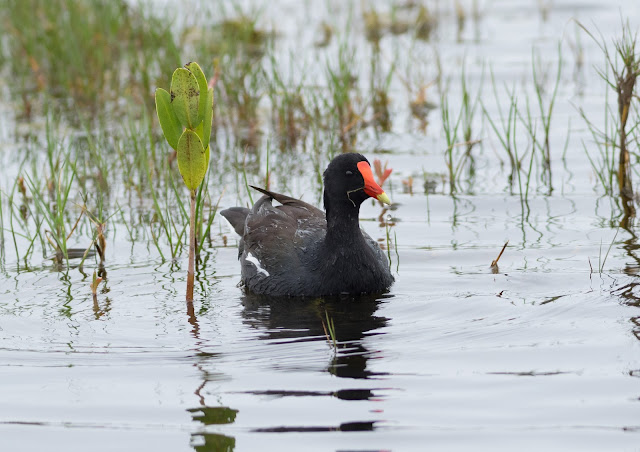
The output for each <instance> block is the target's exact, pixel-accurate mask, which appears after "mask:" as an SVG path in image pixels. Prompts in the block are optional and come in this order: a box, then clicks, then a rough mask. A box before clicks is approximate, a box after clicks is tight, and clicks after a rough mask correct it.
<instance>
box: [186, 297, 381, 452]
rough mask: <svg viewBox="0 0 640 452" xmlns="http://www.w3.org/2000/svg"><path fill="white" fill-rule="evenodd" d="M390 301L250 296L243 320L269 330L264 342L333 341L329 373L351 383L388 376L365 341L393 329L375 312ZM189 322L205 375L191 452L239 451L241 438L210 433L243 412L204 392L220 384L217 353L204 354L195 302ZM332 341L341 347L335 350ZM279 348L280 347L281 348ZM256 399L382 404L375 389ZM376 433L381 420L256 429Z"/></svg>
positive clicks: (276, 393)
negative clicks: (373, 364)
mask: <svg viewBox="0 0 640 452" xmlns="http://www.w3.org/2000/svg"><path fill="white" fill-rule="evenodd" d="M385 298H389V296H382V297H380V296H377V297H376V296H362V297H355V298H354V297H340V298H318V299H315V300H299V299H289V298H273V297H270V298H266V297H257V296H254V295H245V296H244V297H243V298H242V303H243V306H244V309H243V311H242V316H243V317H244V318H245V319H246V323H247V324H248V325H250V326H252V327H255V328H259V329H260V330H263V331H264V333H263V334H262V335H260V337H259V339H261V340H272V339H275V340H277V341H282V342H291V341H305V342H306V341H327V346H328V347H333V349H334V354H333V356H332V357H331V359H330V361H329V363H328V365H327V372H329V373H331V374H332V375H335V376H337V377H342V378H348V379H355V380H358V379H370V378H375V377H376V376H380V375H383V374H381V373H376V372H373V371H371V370H370V369H368V361H369V359H370V358H371V357H372V356H373V355H374V354H375V351H371V350H369V349H367V347H365V345H364V343H363V342H364V339H365V338H366V337H368V336H371V335H374V334H380V332H376V330H378V329H380V328H382V327H384V326H386V325H387V321H388V319H387V318H386V317H381V316H376V315H375V313H376V311H377V310H378V306H379V305H380V303H381V302H383V300H385ZM186 314H187V321H188V323H189V324H190V326H191V335H192V337H193V339H194V340H195V342H194V351H195V352H196V363H195V364H194V366H195V367H197V368H198V370H199V371H200V372H201V374H202V376H203V378H202V383H201V384H200V385H199V386H198V387H197V388H196V389H195V390H194V394H195V395H196V396H197V398H198V400H199V406H197V407H193V408H189V409H188V410H187V412H188V413H189V414H190V416H191V418H192V420H193V422H194V423H197V424H198V427H197V429H196V431H195V432H194V433H192V435H191V447H193V449H194V450H196V451H232V450H234V449H235V438H234V437H231V436H226V435H223V434H220V433H218V432H212V431H209V428H211V427H212V426H220V425H225V424H233V423H234V422H235V419H236V415H237V413H238V410H235V409H233V408H230V407H226V406H208V405H207V403H206V400H205V395H204V388H205V386H206V384H207V383H208V382H209V381H214V380H216V379H217V376H216V375H213V374H211V373H210V372H208V371H207V370H206V364H207V362H208V361H210V359H211V358H215V356H216V354H212V353H208V352H204V351H203V348H204V346H205V345H206V344H205V342H206V340H204V339H202V338H201V337H200V325H199V323H198V317H197V312H196V310H195V309H194V305H193V303H187V309H186ZM327 319H331V321H332V326H333V328H332V330H333V338H330V337H327V336H328V333H327V321H328V320H327ZM332 339H335V341H336V345H335V346H333V345H332V344H333V342H332ZM275 345H276V346H277V345H278V343H276V344H275ZM249 393H251V394H253V395H256V396H271V397H335V398H338V399H340V400H374V399H380V398H381V397H380V396H379V395H376V394H375V389H371V388H358V387H355V388H345V389H340V390H337V391H330V392H329V391H289V390H286V389H274V390H267V391H249ZM374 428H375V421H371V420H356V421H352V422H343V423H341V424H338V425H328V426H314V425H297V426H274V427H267V428H259V429H255V430H254V431H256V432H271V433H285V432H323V431H370V430H373V429H374Z"/></svg>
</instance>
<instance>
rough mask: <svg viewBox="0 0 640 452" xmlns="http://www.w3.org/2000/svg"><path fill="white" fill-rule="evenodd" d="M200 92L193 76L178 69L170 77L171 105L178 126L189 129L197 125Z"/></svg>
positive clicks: (182, 69)
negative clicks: (178, 123)
mask: <svg viewBox="0 0 640 452" xmlns="http://www.w3.org/2000/svg"><path fill="white" fill-rule="evenodd" d="M199 99H200V91H199V89H198V82H197V81H196V78H195V77H194V75H193V74H192V73H191V72H190V71H189V70H187V69H185V68H182V67H179V68H178V69H176V70H175V71H174V72H173V76H172V77H171V103H172V104H173V111H174V112H175V113H176V116H177V117H178V120H179V121H180V124H182V125H183V126H184V127H187V128H189V129H195V128H196V126H197V125H198V102H199Z"/></svg>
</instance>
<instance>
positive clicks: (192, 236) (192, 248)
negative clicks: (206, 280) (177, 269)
mask: <svg viewBox="0 0 640 452" xmlns="http://www.w3.org/2000/svg"><path fill="white" fill-rule="evenodd" d="M195 263H196V192H195V190H191V215H190V221H189V269H188V271H187V302H192V301H193V280H194V276H195Z"/></svg>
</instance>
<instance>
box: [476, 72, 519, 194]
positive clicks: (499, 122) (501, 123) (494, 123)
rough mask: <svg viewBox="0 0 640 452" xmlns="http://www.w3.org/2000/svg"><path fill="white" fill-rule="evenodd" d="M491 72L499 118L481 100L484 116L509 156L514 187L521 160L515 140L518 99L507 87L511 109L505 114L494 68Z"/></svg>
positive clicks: (511, 182) (510, 177)
mask: <svg viewBox="0 0 640 452" xmlns="http://www.w3.org/2000/svg"><path fill="white" fill-rule="evenodd" d="M490 72H491V87H492V89H493V96H494V99H495V102H496V106H497V110H498V118H497V119H494V118H493V117H492V116H491V115H490V114H489V112H488V110H487V108H486V105H485V104H484V102H481V105H482V112H483V113H484V117H485V118H486V119H487V120H488V121H489V124H490V126H491V128H492V129H493V132H494V133H495V135H496V136H497V137H498V140H499V141H500V145H501V146H502V149H503V150H504V151H505V153H506V154H507V157H508V158H509V166H510V169H511V171H510V174H509V186H510V187H513V183H514V182H515V178H516V174H517V172H518V169H519V162H518V160H517V159H516V156H515V154H516V151H515V147H516V142H515V130H516V119H517V111H518V110H517V100H516V97H515V94H514V90H513V89H512V90H509V89H508V88H505V92H506V94H507V97H508V98H509V110H508V112H507V113H506V114H505V113H504V111H503V109H502V107H501V102H500V98H501V97H500V95H499V94H498V89H497V87H496V80H495V76H494V74H493V70H491V71H490Z"/></svg>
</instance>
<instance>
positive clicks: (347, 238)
mask: <svg viewBox="0 0 640 452" xmlns="http://www.w3.org/2000/svg"><path fill="white" fill-rule="evenodd" d="M349 207H350V208H345V209H334V208H328V209H327V241H328V242H334V243H338V244H342V243H345V244H347V245H351V244H352V243H353V241H354V240H358V241H359V240H362V232H361V231H360V222H359V215H360V208H359V207H355V208H354V207H353V206H349Z"/></svg>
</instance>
